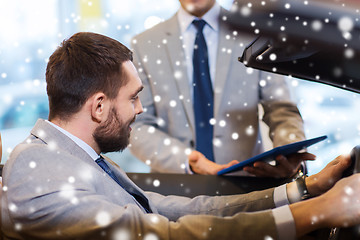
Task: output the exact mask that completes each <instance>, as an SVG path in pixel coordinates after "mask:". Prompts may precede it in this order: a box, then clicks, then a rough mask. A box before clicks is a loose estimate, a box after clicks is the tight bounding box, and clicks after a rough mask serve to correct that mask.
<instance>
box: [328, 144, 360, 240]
mask: <svg viewBox="0 0 360 240" xmlns="http://www.w3.org/2000/svg"><path fill="white" fill-rule="evenodd" d="M350 156H351V165H350V167H349V168H348V169H346V170H345V171H344V173H343V177H348V176H350V175H352V174H355V173H359V172H360V145H358V146H356V147H354V148H353V149H352V150H351V153H350ZM359 187H360V186H359ZM328 239H329V240H347V239H360V225H356V226H353V227H348V228H332V229H331V231H330V235H329V238H328Z"/></svg>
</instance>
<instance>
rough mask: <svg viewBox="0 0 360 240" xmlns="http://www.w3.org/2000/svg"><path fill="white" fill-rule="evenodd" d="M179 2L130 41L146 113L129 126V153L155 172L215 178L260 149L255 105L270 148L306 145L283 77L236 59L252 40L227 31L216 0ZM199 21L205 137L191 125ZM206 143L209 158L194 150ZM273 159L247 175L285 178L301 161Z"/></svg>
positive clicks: (259, 164)
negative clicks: (206, 98) (208, 98)
mask: <svg viewBox="0 0 360 240" xmlns="http://www.w3.org/2000/svg"><path fill="white" fill-rule="evenodd" d="M179 1H180V4H181V8H180V9H179V11H178V12H177V13H176V14H175V15H174V16H173V17H171V18H170V19H168V20H166V21H164V22H162V23H160V24H158V25H156V26H154V27H153V28H151V29H149V30H147V31H145V32H143V33H141V34H139V35H137V36H135V37H134V38H133V40H132V48H133V52H134V65H135V67H137V69H138V70H139V75H140V78H141V80H142V81H143V84H144V86H145V88H144V90H143V91H142V92H141V95H140V97H141V99H142V102H143V104H144V109H145V112H144V113H143V114H142V115H141V116H140V117H139V118H138V119H137V121H136V123H135V124H134V129H135V131H132V134H131V139H130V143H131V147H130V150H131V152H132V153H133V154H134V155H135V156H136V157H137V158H139V159H140V160H142V161H144V162H145V163H146V164H148V165H149V166H150V167H151V170H152V171H153V172H169V173H190V172H191V170H190V168H189V164H190V166H191V168H192V171H194V172H196V173H203V174H216V172H217V171H219V170H220V169H222V168H225V167H228V166H230V165H232V164H235V163H236V162H237V161H240V162H241V161H243V160H246V159H248V158H250V157H252V156H255V155H257V154H259V153H261V152H263V151H264V146H263V142H262V138H261V134H260V131H259V114H258V104H261V105H262V108H263V110H264V115H263V118H262V120H263V121H264V122H265V123H266V124H267V125H268V126H269V130H270V132H269V136H270V138H271V139H272V141H273V145H274V147H277V146H281V145H284V144H288V143H291V142H295V141H299V140H303V139H304V138H305V136H304V132H303V121H302V118H301V116H300V113H299V111H298V109H297V107H296V105H295V104H294V103H293V102H291V101H290V96H289V95H290V94H289V89H288V87H287V85H286V82H285V80H284V78H283V77H281V76H279V75H275V74H271V73H265V72H261V71H257V70H254V69H250V68H246V67H245V66H244V65H243V64H241V63H239V62H238V61H237V59H238V57H239V56H241V55H242V53H243V50H244V49H245V47H246V46H247V45H248V44H250V43H251V42H252V41H253V40H254V39H255V38H256V35H249V34H245V33H242V32H237V31H235V30H234V29H232V28H231V27H229V25H228V24H227V23H226V17H225V15H226V13H227V11H226V10H225V9H223V8H222V7H220V5H219V4H218V3H217V2H216V1H215V0H200V1H199V0H197V1H194V0H179ZM198 19H202V20H205V21H206V24H205V25H204V27H203V30H202V32H203V35H204V38H205V40H206V45H207V52H208V54H207V55H208V59H207V62H208V65H209V76H210V83H209V84H208V85H210V88H211V87H212V94H213V105H212V106H213V107H211V108H212V110H213V115H212V117H210V118H212V119H210V120H207V121H205V122H211V124H212V127H213V130H207V131H206V132H207V133H209V132H210V131H212V134H211V133H209V134H210V135H209V137H207V136H206V134H199V135H198V136H197V130H198V129H200V128H201V125H200V126H196V124H197V123H196V122H197V120H196V118H197V115H196V114H197V113H198V112H199V110H197V109H196V106H194V104H195V103H196V101H194V98H195V87H194V86H195V85H196V84H195V83H194V81H193V79H195V75H194V74H195V71H196V70H197V69H198V67H193V64H195V63H194V57H193V55H195V50H194V49H196V48H197V47H198V44H196V43H195V42H196V39H197V37H196V36H197V29H196V27H195V25H194V24H193V23H192V22H193V20H198ZM202 51H203V50H202ZM205 51H206V50H205ZM193 52H194V54H193ZM204 108H206V106H205V107H204ZM209 110H211V109H208V110H207V111H209ZM205 138H208V139H209V141H210V143H208V145H207V147H206V149H211V151H212V153H211V152H210V153H209V155H213V156H209V155H207V153H205V152H203V151H201V150H199V148H198V145H199V144H198V143H199V139H200V140H202V139H205ZM204 155H205V156H204ZM210 158H212V161H208V159H210ZM232 160H237V161H232ZM277 160H278V162H277V165H276V166H271V165H269V164H264V163H262V162H258V163H256V164H255V166H256V167H248V168H245V169H244V170H245V171H247V172H248V173H251V174H255V175H257V176H263V177H264V176H268V177H269V176H272V177H274V176H275V177H290V176H292V175H293V174H294V173H295V172H296V171H297V170H298V168H299V165H300V162H301V160H303V159H297V160H295V161H293V162H290V161H288V160H286V159H283V158H281V159H277ZM240 174H244V172H240ZM245 174H246V173H245Z"/></svg>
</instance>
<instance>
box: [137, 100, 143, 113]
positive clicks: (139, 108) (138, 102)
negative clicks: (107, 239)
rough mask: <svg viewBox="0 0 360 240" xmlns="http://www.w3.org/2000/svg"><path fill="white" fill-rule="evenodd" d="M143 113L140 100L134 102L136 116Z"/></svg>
mask: <svg viewBox="0 0 360 240" xmlns="http://www.w3.org/2000/svg"><path fill="white" fill-rule="evenodd" d="M143 111H144V109H143V106H142V104H141V101H140V98H138V99H137V101H136V102H135V112H136V114H137V115H138V114H141V113H142V112H143Z"/></svg>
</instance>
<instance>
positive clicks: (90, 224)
mask: <svg viewBox="0 0 360 240" xmlns="http://www.w3.org/2000/svg"><path fill="white" fill-rule="evenodd" d="M38 150H39V149H33V150H31V151H26V152H22V153H21V155H19V156H17V158H16V162H11V163H9V164H7V166H6V169H5V171H4V173H5V176H4V179H5V182H4V185H5V186H6V188H7V191H5V192H4V193H3V196H2V215H3V220H5V221H3V226H2V230H3V232H5V234H6V235H7V236H8V237H9V238H19V239H119V238H121V237H120V236H122V237H123V238H125V239H150V238H151V239H204V238H206V239H236V238H239V237H242V238H244V239H265V238H266V236H268V237H271V238H272V239H277V232H276V225H275V223H274V217H273V214H272V211H271V210H264V211H258V212H252V211H254V210H259V209H258V208H260V210H261V209H263V208H271V207H273V203H272V202H273V199H272V196H271V195H272V194H273V190H272V189H271V190H266V191H261V192H257V193H253V194H247V195H243V196H242V195H241V196H232V197H231V196H229V197H198V198H195V199H188V198H179V197H175V196H173V197H164V196H161V195H158V194H154V193H149V194H148V197H149V199H150V200H151V201H153V202H154V204H155V205H156V206H157V207H159V214H145V213H144V212H142V211H141V210H140V208H139V207H137V205H135V204H131V203H128V204H124V205H119V204H115V203H114V202H112V201H111V200H110V199H109V198H108V197H109V196H107V195H104V194H101V191H102V189H101V187H100V188H99V185H100V186H101V184H99V183H98V184H96V181H100V180H101V179H99V178H91V177H90V176H89V175H88V174H89V172H87V171H85V172H87V174H86V176H83V172H84V169H81V172H82V173H81V174H80V173H78V171H79V169H78V167H79V166H78V165H76V164H75V165H64V164H61V163H59V164H58V165H53V167H50V166H51V165H49V164H48V161H47V160H49V159H51V158H50V157H52V158H53V157H54V153H52V152H51V150H49V151H48V152H44V151H42V154H41V157H40V156H39V155H38V156H39V157H38V158H37V159H36V160H34V159H29V157H28V156H34V152H33V151H37V152H38ZM59 160H60V159H59ZM32 162H35V163H36V165H35V164H34V163H32ZM68 162H70V161H68ZM31 163H32V164H31ZM29 166H30V167H29ZM59 170H61V172H59ZM97 177H99V175H97ZM113 194H116V190H115V189H114V191H113ZM125 197H126V196H119V198H125ZM206 209H207V210H206ZM240 211H248V212H240ZM174 212H179V213H178V214H174ZM189 214H192V215H189ZM121 239H122V238H121Z"/></svg>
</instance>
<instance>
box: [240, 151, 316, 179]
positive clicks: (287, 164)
mask: <svg viewBox="0 0 360 240" xmlns="http://www.w3.org/2000/svg"><path fill="white" fill-rule="evenodd" d="M315 158H316V156H315V155H314V154H311V153H308V152H305V153H295V154H291V155H289V156H288V157H285V156H283V155H279V156H277V157H276V165H275V166H273V165H270V164H269V163H266V162H262V161H259V162H255V163H254V164H253V166H252V167H244V171H246V172H248V173H251V174H253V175H255V176H257V177H274V178H289V177H292V176H294V175H295V173H296V172H297V171H298V170H299V168H300V164H301V162H302V161H305V160H315Z"/></svg>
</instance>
